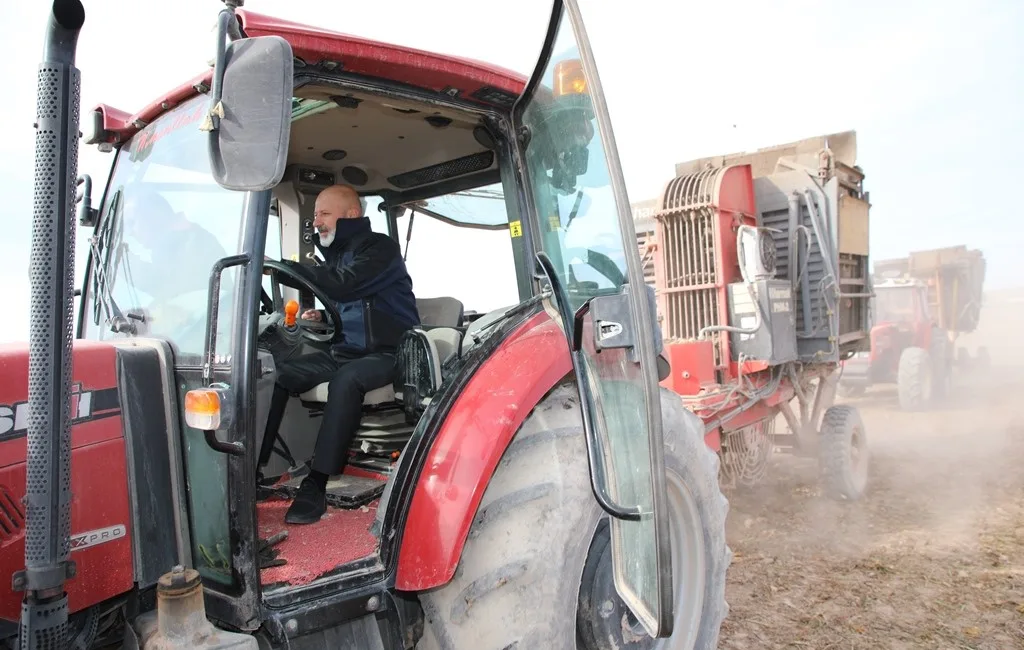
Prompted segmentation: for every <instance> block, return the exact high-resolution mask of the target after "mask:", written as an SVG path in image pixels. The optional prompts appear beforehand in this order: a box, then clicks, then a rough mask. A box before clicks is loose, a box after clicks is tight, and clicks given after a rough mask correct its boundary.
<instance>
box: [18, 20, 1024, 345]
mask: <svg viewBox="0 0 1024 650" xmlns="http://www.w3.org/2000/svg"><path fill="white" fill-rule="evenodd" d="M580 2H581V4H582V5H583V9H584V12H585V16H586V18H587V26H588V29H589V32H590V37H591V40H592V42H593V45H594V49H595V54H596V56H597V59H598V65H599V68H600V72H601V78H602V81H603V83H604V86H605V93H606V96H607V99H608V103H609V105H610V110H611V114H612V120H613V123H614V128H615V134H616V139H617V141H618V145H619V153H620V155H621V158H622V163H623V167H624V170H625V174H626V180H627V184H628V189H629V194H630V199H631V200H632V201H638V200H643V199H648V198H654V197H655V196H656V195H657V193H658V191H659V190H660V188H661V186H662V185H663V184H664V183H665V182H666V181H668V180H669V179H670V178H671V177H672V175H673V171H674V167H673V166H674V164H675V163H677V162H680V161H684V160H690V159H693V158H697V157H701V156H707V155H715V154H721V153H730V152H733V151H737V150H744V149H754V148H757V147H763V146H770V145H772V144H777V143H780V142H786V141H790V140H795V139H799V138H804V137H810V136H815V135H820V134H823V133H828V132H833V131H839V130H846V129H856V130H857V135H858V149H859V151H858V163H859V164H860V165H861V166H862V167H863V168H864V171H865V173H866V175H867V177H866V180H865V184H866V186H867V188H868V189H869V190H870V192H871V199H872V204H873V205H872V215H871V245H872V256H873V257H874V258H875V259H878V258H883V257H889V256H899V255H903V254H905V253H906V252H907V251H908V250H911V249H919V248H929V247H933V246H946V245H956V244H961V243H962V244H967V245H968V246H971V247H977V248H981V249H983V250H984V252H985V254H986V257H987V258H988V263H989V271H988V273H989V275H988V281H987V287H988V288H998V287H1007V286H1015V285H1019V284H1021V282H1020V281H1019V279H1018V277H1017V275H1018V274H1019V272H1020V271H1021V270H1022V269H1024V262H1022V261H1021V258H1022V254H1021V252H1019V251H1020V246H1019V244H1018V241H1019V238H1018V237H1015V236H1013V234H1014V233H1017V232H1020V230H1019V229H1018V228H1017V227H1016V226H1013V225H1012V224H1013V223H1016V222H1017V219H1019V218H1021V214H1020V213H1021V209H1020V208H1019V207H1018V201H1017V195H1016V190H1017V188H1018V187H1019V186H1020V185H1021V179H1022V178H1024V165H1022V163H1021V156H1020V152H1021V151H1022V150H1024V129H1022V127H1021V124H1020V117H1019V116H1020V115H1022V114H1024V110H1022V109H1024V75H1021V73H1020V71H1021V70H1022V69H1024V42H1022V39H1021V38H1020V34H1021V33H1024V2H1019V1H1015V0H1005V1H1003V2H996V1H994V0H993V1H983V0H976V1H975V2H971V3H953V2H947V1H942V0H931V1H911V0H899V1H898V2H894V1H892V0H888V1H878V0H870V1H862V2H858V3H851V2H840V1H838V0H833V1H831V2H813V1H811V0H806V1H803V2H800V1H797V0H779V1H776V2H764V1H763V0H761V1H757V0H749V1H745V2H740V1H731V2H730V1H726V0H718V1H716V2H703V3H691V2H686V1H677V2H670V1H669V0H659V1H657V2H655V1H653V0H631V1H630V2H628V3H622V2H612V1H599V0H580ZM143 5H147V6H149V7H154V9H150V10H149V11H150V13H148V14H147V13H145V11H144V10H142V9H141V6H143ZM157 6H159V7H162V8H163V11H162V12H161V13H159V14H158V13H157V10H156V9H155V7H157ZM221 6H222V5H221V3H220V2H219V1H218V0H174V1H173V2H163V3H156V2H150V3H140V2H138V1H137V0H94V1H92V2H88V1H87V2H86V23H85V27H84V31H83V33H82V36H81V39H80V41H79V54H78V61H77V63H78V67H79V68H80V69H81V70H82V77H83V82H82V105H83V107H84V108H88V107H90V106H92V105H94V104H96V103H99V102H105V103H108V104H111V105H113V106H116V107H118V108H121V109H123V110H126V111H128V112H134V111H136V110H138V109H139V108H141V107H142V106H143V105H145V104H147V103H148V102H149V101H151V100H152V99H153V98H154V97H155V96H156V95H157V94H159V93H161V92H163V91H165V90H167V89H169V88H171V87H174V86H176V85H178V84H179V83H181V82H182V81H184V80H186V79H187V78H189V77H191V76H192V75H194V74H196V73H197V72H199V71H201V70H202V69H203V67H204V66H205V64H206V61H207V60H208V59H209V58H210V57H211V56H212V44H213V40H214V33H213V31H212V27H213V25H214V23H215V19H216V15H217V12H218V10H219V9H220V7H221ZM48 7H49V3H47V2H44V1H41V0H40V1H38V2H5V3H2V4H0V24H5V25H8V29H7V30H5V35H4V39H2V40H0V80H2V81H3V82H4V83H3V88H4V91H5V97H4V99H5V100H6V101H5V102H4V104H3V107H2V108H0V121H2V123H3V124H5V125H6V126H7V128H6V132H7V133H8V134H9V136H10V137H8V138H5V139H3V140H2V141H0V193H2V195H3V197H4V200H5V202H6V205H7V209H6V210H4V211H3V213H2V214H3V216H2V217H0V227H2V229H3V234H2V236H0V260H2V261H3V264H2V265H0V286H3V287H4V288H5V289H6V294H7V297H8V298H9V299H8V301H7V304H8V305H9V307H8V309H7V313H6V314H5V318H3V319H2V320H0V342H6V341H12V340H24V339H26V338H27V332H28V306H29V283H28V264H29V247H30V238H31V215H32V195H33V162H34V154H33V147H34V132H33V129H32V126H31V125H32V122H33V121H34V116H35V86H36V65H37V63H38V61H39V59H40V57H41V50H42V38H43V31H44V25H45V19H46V16H47V13H48ZM246 8H247V9H250V10H252V11H258V12H262V13H270V14H274V15H277V16H280V17H282V18H287V19H291V20H296V21H299V22H305V23H310V24H320V25H323V26H324V27H327V28H331V29H334V30H338V31H343V32H347V33H350V34H355V35H358V36H361V37H366V38H373V39H377V40H383V41H388V42H393V43H400V44H404V45H410V46H413V47H419V48H423V49H428V50H434V51H438V52H444V53H449V54H454V55H458V56H466V57H470V58H476V59H480V60H485V61H488V62H492V63H496V64H498V65H503V66H505V67H508V68H511V69H514V70H517V71H520V72H522V73H524V74H528V73H529V72H530V71H531V70H532V67H533V64H534V61H535V59H536V56H537V51H538V49H539V46H540V43H541V40H542V38H543V34H544V28H545V26H546V25H545V23H546V20H547V15H548V11H549V5H548V2H547V1H546V0H517V1H516V2H508V3H502V4H500V5H499V4H497V3H485V2H482V1H481V0H446V1H445V2H433V3H427V2H423V1H422V0H393V1H392V2H378V3H374V2H361V3H357V2H324V1H323V0H320V1H312V0H289V1H288V2H280V1H274V0H247V2H246ZM459 16H472V19H470V18H457V17H459ZM110 160H111V156H109V155H106V156H104V155H101V154H98V153H97V152H96V151H95V150H94V149H92V148H90V149H83V153H82V154H81V157H80V170H81V171H86V172H89V173H91V174H92V176H93V179H94V181H95V182H96V183H98V184H102V181H103V179H105V177H106V173H107V170H108V167H109V164H110ZM99 191H100V188H96V190H94V200H98V193H99ZM1004 219H1009V220H1010V222H1009V224H1008V223H1007V222H1004V221H1003V220H1004ZM414 231H415V229H414ZM80 239H81V237H80ZM430 243H431V242H429V241H427V240H426V239H425V238H423V237H421V238H419V239H417V238H416V237H415V236H414V237H413V246H414V248H416V247H419V248H420V249H422V248H427V247H429V246H430ZM78 250H79V259H78V260H76V267H77V268H78V271H79V273H78V277H79V278H80V277H81V270H82V267H83V262H84V253H85V252H84V249H83V248H82V247H79V249H78ZM430 284H431V285H436V284H437V283H436V282H431V283H430ZM467 307H471V305H467Z"/></svg>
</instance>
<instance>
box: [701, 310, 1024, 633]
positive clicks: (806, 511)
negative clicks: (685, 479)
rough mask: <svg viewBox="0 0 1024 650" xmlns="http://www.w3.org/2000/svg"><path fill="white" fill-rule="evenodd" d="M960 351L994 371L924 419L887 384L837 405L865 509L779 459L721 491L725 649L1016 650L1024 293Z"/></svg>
mask: <svg viewBox="0 0 1024 650" xmlns="http://www.w3.org/2000/svg"><path fill="white" fill-rule="evenodd" d="M957 345H958V347H965V348H966V349H967V350H968V352H969V353H970V355H971V357H972V358H973V357H974V356H975V355H976V353H977V350H978V348H979V346H986V347H987V348H988V351H989V353H990V357H991V366H990V368H989V369H988V370H981V369H978V368H974V369H963V370H958V374H957V376H956V377H955V379H954V386H953V390H952V393H951V395H950V397H949V399H948V400H945V401H944V402H943V403H942V404H940V405H937V406H936V407H933V408H931V409H930V410H928V411H925V412H922V413H906V412H902V411H901V410H900V409H899V405H898V402H897V398H896V390H895V386H876V387H873V388H871V389H869V390H868V392H867V393H866V394H865V395H863V396H861V397H858V398H849V399H843V398H840V399H839V402H841V403H842V402H846V403H850V404H855V405H857V406H858V407H859V409H860V413H861V418H862V419H863V421H864V425H865V428H866V431H867V436H868V441H869V445H870V453H871V471H870V479H869V480H870V484H869V491H868V494H867V495H866V496H865V497H864V499H863V500H861V501H859V502H856V503H837V502H834V501H831V500H829V499H828V498H827V497H825V496H824V495H823V494H822V493H821V491H820V489H819V485H818V481H817V473H816V472H817V463H816V461H815V460H814V459H813V458H799V457H795V456H790V455H786V454H783V453H776V454H775V455H774V456H773V459H772V462H771V466H770V469H769V473H768V475H767V477H766V478H765V479H764V481H763V482H762V484H761V485H760V486H758V487H756V488H750V489H743V490H728V491H727V496H728V497H729V499H730V502H731V509H730V513H729V523H728V526H729V531H728V533H729V538H730V544H731V545H732V548H733V550H734V551H735V560H734V563H733V566H732V569H731V571H730V573H729V585H728V588H727V598H728V601H729V604H730V607H731V611H730V615H729V618H728V619H727V621H726V623H725V624H724V625H723V631H722V638H721V643H720V647H721V648H723V649H745V648H813V649H815V650H819V649H820V650H825V649H827V648H843V649H844V650H845V649H853V648H893V649H903V648H971V649H978V650H981V649H985V650H989V649H991V650H1008V649H1011V648H1024V290H1018V291H1004V292H999V293H993V294H991V295H989V296H987V297H986V304H985V307H984V309H983V312H982V316H981V323H980V325H979V329H978V331H976V332H974V333H972V334H970V335H967V336H962V337H961V338H960V340H959V341H958V343H957Z"/></svg>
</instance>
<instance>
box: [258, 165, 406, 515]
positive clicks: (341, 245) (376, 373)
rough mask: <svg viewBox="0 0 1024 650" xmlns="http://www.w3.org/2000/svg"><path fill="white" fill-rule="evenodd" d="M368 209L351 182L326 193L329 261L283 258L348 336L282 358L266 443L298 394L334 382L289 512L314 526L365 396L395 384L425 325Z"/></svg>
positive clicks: (318, 208)
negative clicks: (408, 344)
mask: <svg viewBox="0 0 1024 650" xmlns="http://www.w3.org/2000/svg"><path fill="white" fill-rule="evenodd" d="M364 210H365V202H364V201H363V200H362V199H361V198H360V196H359V194H358V193H357V192H356V191H355V189H353V188H352V187H350V186H348V185H333V186H331V187H328V188H327V189H325V190H323V191H322V192H320V194H319V195H318V196H317V199H316V205H315V214H314V218H313V227H314V228H315V229H316V231H317V233H318V234H319V241H318V242H316V246H317V248H319V249H320V251H321V252H322V253H323V255H324V261H325V264H324V265H322V266H310V265H301V264H298V263H296V262H290V261H287V260H285V261H283V263H285V264H288V265H290V266H291V267H292V268H293V269H294V270H295V271H296V272H297V273H298V274H300V275H302V276H304V277H306V278H307V279H308V280H309V281H310V282H312V283H313V284H314V285H316V286H317V287H319V288H320V290H321V291H323V293H325V294H326V295H327V296H328V297H329V298H330V299H331V300H332V301H334V302H335V306H336V307H337V310H338V314H340V316H341V322H340V323H335V324H334V325H335V327H340V328H341V330H342V335H343V336H342V338H341V341H340V342H337V343H334V344H333V345H331V346H330V348H329V349H321V350H316V351H314V352H309V353H305V354H299V355H296V356H293V357H289V358H286V359H281V360H278V359H275V363H276V365H277V370H278V376H277V383H276V385H275V386H274V397H273V401H272V402H271V406H270V414H269V416H268V417H267V430H266V433H265V434H264V445H265V446H266V445H268V444H272V443H273V440H274V439H275V438H276V437H277V433H278V429H279V427H280V426H281V420H282V419H283V417H284V412H285V407H286V406H287V403H288V398H289V396H290V395H295V394H300V393H302V392H304V391H306V390H309V389H310V388H313V387H314V386H317V385H319V384H321V383H323V382H330V383H329V386H330V388H329V392H328V397H327V403H326V405H325V406H324V411H323V418H322V419H321V421H320V430H319V432H318V434H317V439H316V446H315V448H314V452H313V458H312V461H311V464H310V473H309V475H308V476H306V478H305V479H303V481H302V484H301V486H300V487H299V490H298V493H297V494H296V496H295V500H294V501H293V502H292V505H291V507H289V509H288V512H287V514H286V515H285V521H286V522H287V523H290V524H310V523H314V522H316V521H319V520H320V518H321V517H322V516H323V514H324V512H325V511H326V509H327V479H328V477H330V476H332V475H335V474H337V473H339V472H341V470H342V468H343V467H344V464H345V460H346V452H347V450H348V448H349V446H350V445H351V443H352V439H353V437H354V436H355V434H356V430H357V428H358V426H359V420H360V415H361V409H362V404H363V398H364V396H365V395H366V393H367V392H369V391H371V390H374V389H376V388H380V387H382V386H386V385H387V384H389V383H391V382H392V381H393V379H394V373H395V369H396V360H395V354H394V353H395V349H396V348H397V346H398V343H399V341H400V340H401V337H402V335H403V334H404V333H405V332H406V331H408V330H410V329H412V328H413V327H415V326H417V325H419V322H420V319H419V313H418V311H417V309H416V297H415V295H414V294H413V290H412V279H411V278H410V277H409V273H408V271H407V270H406V267H405V262H404V260H403V259H402V251H401V248H400V246H399V245H398V243H397V242H396V241H395V240H394V239H392V238H391V237H389V236H387V235H386V234H382V233H376V232H373V230H372V229H371V227H370V219H369V218H368V217H366V216H365V215H364V214H363V212H364ZM281 281H282V283H285V284H289V283H288V281H287V280H286V279H285V278H282V280H281ZM290 286H296V288H298V287H297V285H290ZM301 318H302V319H304V320H313V321H321V320H323V314H322V312H320V311H319V310H316V309H308V310H306V311H305V312H303V313H302V316H301ZM261 455H262V454H261Z"/></svg>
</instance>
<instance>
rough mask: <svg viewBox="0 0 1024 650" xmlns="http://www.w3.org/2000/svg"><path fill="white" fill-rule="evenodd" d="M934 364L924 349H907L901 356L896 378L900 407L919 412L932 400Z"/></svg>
mask: <svg viewBox="0 0 1024 650" xmlns="http://www.w3.org/2000/svg"><path fill="white" fill-rule="evenodd" d="M932 379H933V376H932V364H931V359H930V358H929V355H928V351H927V350H925V349H924V348H907V349H906V350H904V351H903V354H901V355H900V365H899V369H898V371H897V376H896V390H897V391H898V393H899V398H900V407H901V408H903V409H904V410H906V411H917V410H920V409H922V408H924V407H925V406H926V405H927V404H928V403H930V402H931V400H932Z"/></svg>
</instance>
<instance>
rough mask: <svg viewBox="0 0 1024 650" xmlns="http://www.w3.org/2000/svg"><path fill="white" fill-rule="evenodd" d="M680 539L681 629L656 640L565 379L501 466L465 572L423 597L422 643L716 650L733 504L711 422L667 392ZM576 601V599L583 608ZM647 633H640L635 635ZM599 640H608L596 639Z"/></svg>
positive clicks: (674, 535)
mask: <svg viewBox="0 0 1024 650" xmlns="http://www.w3.org/2000/svg"><path fill="white" fill-rule="evenodd" d="M661 397H662V400H661V403H662V406H661V408H662V413H663V418H664V422H665V428H664V431H665V465H666V470H667V472H666V473H667V476H666V478H667V487H668V497H669V498H668V504H667V505H668V507H669V523H670V531H671V539H672V557H673V560H672V565H673V578H674V580H673V590H674V593H675V600H674V602H675V607H676V612H675V624H674V634H673V635H672V637H670V638H667V639H651V638H649V637H647V636H646V635H644V634H643V628H642V627H640V626H639V625H638V624H636V623H635V621H634V620H633V619H632V615H631V613H629V612H628V610H627V609H626V608H625V606H624V605H623V604H622V603H621V601H620V600H619V598H618V596H617V594H616V592H615V590H614V586H613V582H612V573H611V563H610V552H609V549H610V547H609V544H608V542H607V530H608V525H607V521H608V518H607V516H606V515H605V513H604V511H603V510H601V508H600V506H599V505H598V504H597V501H596V500H595V498H594V495H593V493H592V491H591V485H590V474H589V465H588V462H587V449H586V442H585V440H584V433H583V426H582V419H581V413H580V408H579V398H578V394H577V391H576V388H575V386H574V385H573V384H562V385H560V386H558V387H556V388H555V389H554V390H552V391H551V393H549V394H548V396H547V397H545V398H544V400H543V401H542V402H541V403H540V404H539V405H537V407H536V408H535V409H534V410H533V412H532V413H531V414H530V416H529V417H528V418H527V420H526V421H525V422H524V423H523V426H522V427H521V429H520V430H519V432H518V433H517V434H516V436H515V438H514V439H513V440H512V442H511V444H510V445H509V448H508V449H507V450H506V452H505V454H504V456H503V458H502V460H501V462H500V463H499V465H498V467H497V469H496V471H495V474H494V476H493V478H492V479H491V482H490V484H489V485H488V486H487V490H486V492H485V493H484V496H483V500H482V501H481V504H480V508H479V511H478V513H477V516H476V518H475V519H474V520H473V524H472V526H471V528H470V531H469V536H468V538H467V540H466V545H465V547H464V548H463V551H462V557H461V559H460V561H459V566H458V568H457V569H456V571H455V576H454V577H453V578H452V580H451V581H450V582H449V583H448V584H447V585H445V586H443V587H441V588H439V589H436V590H433V591H430V592H426V593H423V594H420V601H421V603H422V605H423V610H424V613H425V615H426V624H425V626H424V634H423V638H422V639H421V641H420V642H419V644H418V646H417V647H418V648H421V649H431V650H437V649H443V650H456V649H462V648H481V649H483V650H502V649H504V648H522V649H526V648H558V649H559V650H562V649H569V650H571V649H573V648H576V649H578V650H581V649H586V650H598V649H603V648H621V647H627V645H626V644H625V643H624V642H623V637H628V638H629V639H630V640H632V641H634V642H635V644H634V645H628V647H630V648H651V649H654V648H666V649H668V648H673V649H675V648H679V649H683V650H690V649H701V650H703V649H708V650H710V649H712V648H715V647H716V645H717V642H718V633H719V628H720V626H721V623H722V620H723V618H724V617H725V615H726V612H727V611H728V605H727V604H726V602H725V574H726V569H727V567H728V565H729V562H730V559H731V557H732V552H731V551H730V550H729V548H728V546H727V545H726V540H725V518H726V512H727V510H728V502H727V501H726V499H725V497H724V496H723V495H722V493H721V491H720V490H719V487H718V458H717V456H716V455H715V454H714V453H713V452H712V451H711V450H710V449H708V448H707V446H705V444H704V436H703V431H704V428H703V424H702V422H701V421H700V420H699V419H698V418H697V417H696V416H695V415H693V414H692V413H690V412H689V411H687V410H685V409H684V408H683V406H682V404H681V403H680V401H679V399H678V397H674V394H672V393H670V392H669V391H667V390H662V391H661ZM573 604H575V606H573ZM637 630H639V632H640V634H639V635H638V636H634V634H636V632H637ZM597 639H600V641H596V640H597Z"/></svg>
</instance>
